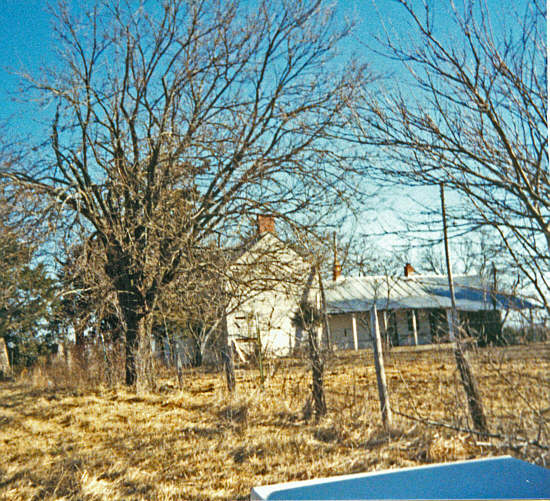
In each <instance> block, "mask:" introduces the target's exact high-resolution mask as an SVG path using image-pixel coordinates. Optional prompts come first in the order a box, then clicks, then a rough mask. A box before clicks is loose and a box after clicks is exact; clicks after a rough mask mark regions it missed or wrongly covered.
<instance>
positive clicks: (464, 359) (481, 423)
mask: <svg viewBox="0 0 550 501" xmlns="http://www.w3.org/2000/svg"><path fill="white" fill-rule="evenodd" d="M439 189H440V196H441V216H442V218H443V242H444V245H445V261H446V263H447V278H448V281H449V292H450V295H451V310H450V312H449V310H447V321H448V323H449V337H450V339H451V341H453V342H454V345H455V348H454V355H455V360H456V365H457V367H458V371H459V373H460V379H461V381H462V386H463V387H464V391H465V392H466V398H467V400H468V407H469V410H470V417H471V418H472V422H473V425H474V429H475V430H476V431H479V432H485V433H486V432H488V431H489V428H488V426H487V420H486V418H485V413H484V412H483V405H482V402H481V395H480V394H479V388H478V385H477V381H476V378H475V376H474V372H473V370H472V366H471V364H470V361H469V360H468V356H467V353H466V352H465V350H464V346H463V343H462V339H461V338H462V336H461V333H460V330H459V323H458V312H457V309H456V299H455V290H454V282H453V274H452V270H451V256H450V251H449V237H448V232H447V215H446V210H445V189H444V186H443V183H440V185H439Z"/></svg>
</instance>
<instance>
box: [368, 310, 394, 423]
mask: <svg viewBox="0 0 550 501" xmlns="http://www.w3.org/2000/svg"><path fill="white" fill-rule="evenodd" d="M370 319H371V320H370V324H371V329H372V345H373V349H374V366H375V369H376V382H377V384H378V397H379V398H380V410H381V412H382V424H383V425H384V428H385V429H386V430H389V429H390V428H391V425H392V413H391V408H390V399H389V396H388V386H387V384H386V371H385V369H384V356H383V353H382V338H381V337H380V327H379V325H378V313H377V311H376V303H373V305H372V309H371V311H370Z"/></svg>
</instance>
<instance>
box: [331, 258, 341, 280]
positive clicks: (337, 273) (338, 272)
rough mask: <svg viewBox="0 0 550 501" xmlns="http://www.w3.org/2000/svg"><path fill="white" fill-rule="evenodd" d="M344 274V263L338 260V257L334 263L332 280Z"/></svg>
mask: <svg viewBox="0 0 550 501" xmlns="http://www.w3.org/2000/svg"><path fill="white" fill-rule="evenodd" d="M341 275H342V265H341V264H340V263H339V262H338V260H337V259H335V260H334V264H333V265H332V280H333V281H334V282H336V280H338V279H339V278H340V276H341Z"/></svg>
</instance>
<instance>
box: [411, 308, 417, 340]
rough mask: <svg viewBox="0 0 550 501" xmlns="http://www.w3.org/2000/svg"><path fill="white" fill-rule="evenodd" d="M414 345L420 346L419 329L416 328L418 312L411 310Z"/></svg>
mask: <svg viewBox="0 0 550 501" xmlns="http://www.w3.org/2000/svg"><path fill="white" fill-rule="evenodd" d="M411 314H412V315H411V316H412V328H413V337H414V345H415V346H418V328H417V326H416V310H411Z"/></svg>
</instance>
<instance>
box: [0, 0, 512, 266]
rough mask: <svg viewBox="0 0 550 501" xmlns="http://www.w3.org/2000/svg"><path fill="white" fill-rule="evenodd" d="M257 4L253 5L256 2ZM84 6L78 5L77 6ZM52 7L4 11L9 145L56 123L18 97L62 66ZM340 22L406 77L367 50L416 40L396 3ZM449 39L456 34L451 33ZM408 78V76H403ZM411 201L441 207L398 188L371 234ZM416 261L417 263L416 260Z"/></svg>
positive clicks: (359, 5)
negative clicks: (23, 76)
mask: <svg viewBox="0 0 550 501" xmlns="http://www.w3.org/2000/svg"><path fill="white" fill-rule="evenodd" d="M250 1H251V2H252V1H253V0H250ZM434 3H435V5H436V6H437V9H438V12H437V13H438V18H439V21H438V24H437V26H438V28H439V29H440V30H441V31H442V32H445V31H446V30H448V29H450V25H449V23H448V16H446V15H445V14H444V11H445V9H447V8H448V3H447V2H446V1H444V0H441V1H436V2H434ZM78 4H80V5H82V3H81V2H75V5H78ZM488 4H489V7H490V8H491V10H492V11H493V12H495V13H498V14H499V15H500V16H502V12H503V11H505V10H506V9H504V8H503V7H505V6H507V7H510V6H511V5H518V2H513V3H512V2H507V1H505V0H503V1H497V0H490V1H488ZM47 5H48V2H46V1H40V0H2V2H1V7H2V9H1V10H0V47H1V58H0V101H1V103H2V104H1V106H0V123H4V122H6V121H9V126H8V127H7V128H5V129H4V133H5V134H6V135H7V138H8V139H15V136H16V135H27V134H28V135H35V134H37V133H38V132H39V131H40V130H43V128H44V127H48V126H47V123H46V122H45V120H46V119H47V118H48V117H51V110H44V113H40V112H39V111H37V110H38V109H39V108H37V106H36V103H28V102H25V99H24V98H22V96H25V95H28V94H17V92H16V91H17V89H18V85H19V81H20V79H19V77H18V76H17V75H16V73H17V72H25V71H29V72H30V73H31V74H37V73H38V72H39V70H40V68H47V67H48V66H51V65H54V64H55V62H56V57H55V52H54V49H53V47H54V39H53V34H52V15H51V13H50V11H49V9H48V7H47ZM337 9H338V14H339V16H342V17H348V18H350V19H355V20H356V22H357V23H358V27H357V30H356V32H355V37H354V39H352V40H350V42H349V43H348V45H346V46H345V47H343V48H342V50H343V51H344V52H354V53H355V54H356V55H357V56H358V57H360V58H362V57H366V58H367V59H368V61H369V62H370V64H371V67H372V69H373V70H375V71H377V72H380V73H393V74H394V75H395V74H398V75H399V74H400V72H401V71H402V70H400V69H399V67H398V66H395V65H393V64H392V63H391V62H388V61H386V60H385V59H383V58H381V57H379V56H376V55H375V54H372V53H370V52H368V50H367V48H366V47H365V45H369V46H374V45H376V44H375V41H374V36H376V35H381V34H383V30H384V28H386V29H389V30H391V31H392V32H393V33H394V36H399V37H402V38H403V39H405V40H407V39H408V38H409V37H410V36H411V34H410V30H408V29H407V23H406V22H405V21H404V20H405V19H406V17H405V15H404V12H403V10H402V9H401V8H400V6H398V5H397V4H396V2H394V1H392V0H347V1H346V0H339V1H338V2H337ZM449 36H452V33H451V32H449ZM401 75H402V73H401ZM411 198H418V199H422V200H423V201H425V202H426V201H427V202H428V203H430V204H432V205H434V206H437V204H438V203H439V198H438V191H437V189H433V190H432V189H429V188H421V189H420V188H417V189H415V190H412V191H411V190H407V189H406V188H397V189H395V190H394V191H393V192H392V193H391V195H390V196H389V197H388V198H387V207H385V208H382V209H378V211H377V212H376V213H375V214H374V217H375V219H378V220H379V221H380V222H381V224H378V225H375V226H374V227H372V228H369V229H368V230H369V231H373V230H374V231H380V230H381V229H382V228H385V229H389V230H395V229H399V228H400V227H401V219H402V215H404V214H407V215H411V214H412V213H414V212H415V211H416V210H417V206H416V205H415V203H414V202H413V201H412V200H411ZM380 243H381V245H382V247H385V248H389V247H390V246H391V245H393V244H399V243H402V240H401V239H400V238H397V237H395V236H389V237H386V238H385V239H383V240H381V241H380ZM414 257H415V256H414V255H413V256H411V258H413V259H414Z"/></svg>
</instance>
